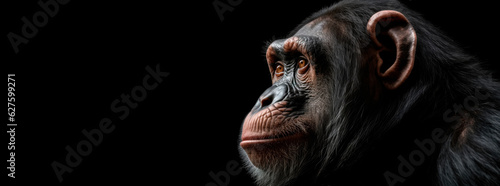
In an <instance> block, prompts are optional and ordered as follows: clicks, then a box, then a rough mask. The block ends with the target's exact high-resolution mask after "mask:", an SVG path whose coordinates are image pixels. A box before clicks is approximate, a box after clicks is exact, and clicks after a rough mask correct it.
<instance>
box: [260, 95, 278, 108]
mask: <svg viewBox="0 0 500 186" xmlns="http://www.w3.org/2000/svg"><path fill="white" fill-rule="evenodd" d="M273 99H274V96H273V94H269V95H266V96H264V97H261V98H260V99H259V101H260V105H261V107H266V106H268V105H270V104H272V103H273Z"/></svg>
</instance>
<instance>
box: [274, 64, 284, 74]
mask: <svg viewBox="0 0 500 186" xmlns="http://www.w3.org/2000/svg"><path fill="white" fill-rule="evenodd" d="M284 71H285V67H284V66H283V65H282V64H277V65H276V68H275V70H274V74H276V76H280V75H282V74H283V72H284Z"/></svg>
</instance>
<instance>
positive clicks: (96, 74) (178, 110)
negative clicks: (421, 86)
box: [1, 0, 500, 185]
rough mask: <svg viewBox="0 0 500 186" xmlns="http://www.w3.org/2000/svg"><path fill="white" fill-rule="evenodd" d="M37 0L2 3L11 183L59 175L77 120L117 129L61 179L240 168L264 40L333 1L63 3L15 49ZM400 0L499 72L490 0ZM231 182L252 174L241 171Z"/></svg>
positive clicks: (158, 176)
mask: <svg viewBox="0 0 500 186" xmlns="http://www.w3.org/2000/svg"><path fill="white" fill-rule="evenodd" d="M219 1H221V2H223V3H226V1H225V0H219ZM37 2H38V1H20V0H5V1H2V3H3V4H4V5H2V6H1V7H2V12H6V16H3V17H4V18H5V19H4V20H3V21H2V27H1V28H2V35H3V36H4V37H2V38H3V39H2V40H1V42H2V46H4V47H3V48H4V49H2V64H7V69H6V73H15V74H16V120H17V123H18V125H19V126H18V128H17V129H16V179H15V181H14V182H17V183H27V182H33V181H35V182H36V183H49V184H56V183H59V182H58V180H57V178H56V176H55V174H54V171H53V170H52V168H51V166H50V165H51V163H52V162H53V161H58V162H61V163H64V161H65V157H66V153H67V151H66V150H65V146H67V145H69V146H71V147H73V148H74V147H75V146H76V145H77V143H78V142H80V141H81V140H84V139H85V137H84V136H83V135H82V133H81V131H82V130H83V129H86V130H91V129H94V128H98V127H99V121H100V120H101V119H102V118H110V119H112V121H113V124H114V125H115V127H116V128H115V130H114V131H113V132H111V133H110V134H105V135H104V139H103V142H102V143H101V144H100V145H99V146H98V147H94V148H93V149H92V153H91V154H90V155H89V156H86V157H83V161H82V163H81V164H80V165H78V166H77V167H75V168H74V171H73V172H72V173H68V174H65V175H64V181H63V184H74V183H85V184H108V183H109V184H117V183H166V184H167V185H169V184H170V183H172V184H177V185H178V184H180V183H182V185H205V184H207V183H209V182H212V181H213V180H212V178H211V177H210V176H209V172H211V171H212V172H214V173H218V172H220V171H225V170H226V164H227V163H228V162H232V161H233V160H235V161H237V162H238V163H239V164H240V165H241V161H240V158H239V155H238V150H237V147H238V143H237V140H238V135H239V130H240V126H241V123H242V121H243V119H244V117H245V116H246V114H247V112H248V111H249V110H250V109H251V107H252V106H253V104H254V103H255V101H256V100H257V98H258V96H259V95H260V93H261V92H262V91H264V90H265V89H266V88H267V87H268V86H270V85H271V81H270V76H269V74H268V69H267V64H266V62H265V59H264V53H263V46H264V43H265V42H266V41H270V40H272V39H273V38H281V37H284V36H285V35H286V34H287V33H288V32H289V31H290V30H292V29H293V28H294V27H295V26H296V25H297V24H298V23H300V22H301V21H302V20H303V19H304V18H306V17H307V16H309V15H310V14H311V13H313V12H314V11H317V10H319V9H321V8H322V7H325V6H328V5H330V4H332V1H317V2H315V1H302V2H290V1H284V0H283V1H273V2H269V1H268V2H264V1H260V2H256V1H249V0H242V3H241V4H239V5H237V6H235V7H233V8H234V9H233V11H232V12H225V13H224V14H223V15H224V20H223V21H221V20H220V19H219V17H218V16H217V13H216V11H215V9H214V7H213V5H212V2H213V1H212V0H208V1H204V2H201V1H196V2H194V1H184V2H181V1H162V2H161V3H160V1H154V2H153V1H140V2H138V1H126V2H125V1H106V2H104V1H76V0H72V1H70V2H69V3H68V4H66V5H60V9H59V12H58V14H57V15H56V16H55V17H53V18H49V21H48V23H47V25H46V26H44V27H42V28H39V30H38V33H37V35H36V36H35V37H33V38H32V39H29V43H28V44H21V46H20V52H19V53H18V54H15V53H14V51H13V49H12V47H11V45H10V43H9V40H8V39H7V37H6V35H7V34H8V33H9V32H13V33H16V34H19V35H21V27H22V25H23V23H22V21H21V17H23V16H26V17H27V18H28V19H29V20H31V17H32V16H33V14H34V13H35V12H37V11H40V10H41V8H40V7H39V6H38V3H37ZM44 2H45V1H44ZM403 3H405V4H406V5H408V6H409V7H411V8H412V9H414V10H416V11H418V12H420V13H421V14H422V16H424V17H425V18H426V19H428V20H430V21H431V22H432V23H433V24H434V25H436V26H438V27H439V28H441V29H442V30H444V31H445V32H446V33H447V34H448V35H450V36H451V37H452V38H454V39H455V40H456V41H457V42H458V43H460V44H461V45H462V46H463V47H465V48H466V49H467V51H469V52H470V53H472V54H474V55H476V56H478V57H479V58H480V59H481V60H483V61H485V62H487V65H488V67H489V68H491V69H493V70H494V71H496V72H498V71H499V70H498V69H500V65H499V63H498V60H497V58H498V57H497V55H498V49H499V47H498V43H499V39H498V31H497V30H498V24H497V23H498V17H499V16H498V15H497V12H496V10H495V7H496V5H495V4H493V3H490V4H478V3H476V2H474V1H472V2H455V1H448V2H447V3H441V4H435V3H430V2H427V1H403ZM226 4H227V3H226ZM157 64H160V68H161V70H162V71H165V72H169V73H170V75H169V76H168V77H166V78H165V79H164V81H163V82H162V83H161V84H159V86H158V87H157V88H156V89H154V90H152V91H149V92H148V93H147V97H146V99H145V100H144V101H142V102H140V103H138V104H139V106H138V107H137V108H136V109H131V112H130V114H129V115H128V117H127V118H126V119H125V120H123V121H121V120H119V119H118V116H120V115H121V114H117V113H114V112H112V111H111V110H110V105H111V102H113V101H114V100H115V99H118V98H120V95H121V94H130V91H131V90H132V89H133V88H134V87H135V86H138V85H141V84H142V79H143V77H144V76H145V75H147V74H148V73H147V71H146V70H145V67H146V66H151V67H152V68H153V69H155V66H156V65H157ZM496 75H497V77H498V73H497V74H496ZM4 134H5V132H4ZM4 139H5V137H4ZM5 142H7V141H5ZM4 145H5V144H4ZM4 148H5V146H4ZM4 152H5V151H4ZM4 157H7V156H5V155H4ZM7 158H8V157H7ZM5 174H6V173H5ZM11 181H12V180H11ZM229 185H252V180H251V179H250V178H249V176H248V175H247V174H246V172H245V171H244V170H243V171H242V172H241V173H240V174H237V175H233V176H231V177H230V180H229Z"/></svg>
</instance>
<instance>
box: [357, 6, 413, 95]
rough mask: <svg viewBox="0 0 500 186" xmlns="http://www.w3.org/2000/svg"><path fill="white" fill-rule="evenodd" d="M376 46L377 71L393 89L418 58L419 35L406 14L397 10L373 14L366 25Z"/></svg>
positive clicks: (404, 78)
mask: <svg viewBox="0 0 500 186" xmlns="http://www.w3.org/2000/svg"><path fill="white" fill-rule="evenodd" d="M366 29H367V30H368V34H369V35H370V37H371V40H372V41H373V43H374V45H375V46H376V47H377V48H376V52H377V60H378V61H377V74H378V77H379V78H380V79H381V81H382V83H383V85H384V86H385V87H386V88H387V89H390V90H394V89H396V88H398V87H399V86H400V85H401V84H402V83H403V82H404V81H405V80H406V79H407V78H408V76H409V75H410V73H411V70H412V68H413V65H414V61H415V50H416V46H417V35H416V34H415V30H414V29H413V26H411V24H410V22H409V21H408V19H406V17H405V16H404V15H403V14H401V13H400V12H398V11H394V10H383V11H380V12H377V13H375V14H373V16H372V17H371V18H370V20H369V21H368V24H367V26H366Z"/></svg>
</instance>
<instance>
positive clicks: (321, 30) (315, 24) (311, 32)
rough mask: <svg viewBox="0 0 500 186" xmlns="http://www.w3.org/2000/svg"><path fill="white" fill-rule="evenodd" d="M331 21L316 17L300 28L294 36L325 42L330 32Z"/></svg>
mask: <svg viewBox="0 0 500 186" xmlns="http://www.w3.org/2000/svg"><path fill="white" fill-rule="evenodd" d="M331 22H332V20H331V19H328V18H326V17H318V18H316V19H314V20H312V21H311V22H309V23H307V24H305V25H304V26H302V27H301V28H300V29H299V30H298V31H297V32H296V33H295V34H294V36H298V35H303V36H314V37H318V38H319V39H320V40H327V39H328V37H327V36H328V35H329V32H330V27H331V24H330V23H331Z"/></svg>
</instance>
